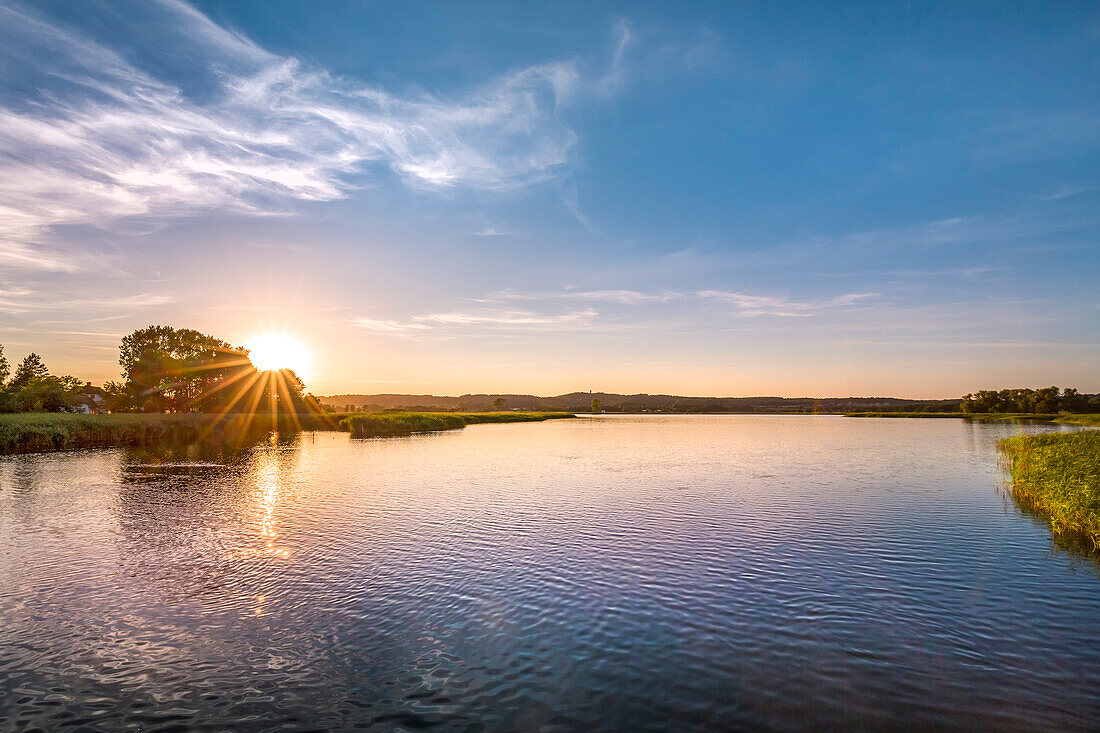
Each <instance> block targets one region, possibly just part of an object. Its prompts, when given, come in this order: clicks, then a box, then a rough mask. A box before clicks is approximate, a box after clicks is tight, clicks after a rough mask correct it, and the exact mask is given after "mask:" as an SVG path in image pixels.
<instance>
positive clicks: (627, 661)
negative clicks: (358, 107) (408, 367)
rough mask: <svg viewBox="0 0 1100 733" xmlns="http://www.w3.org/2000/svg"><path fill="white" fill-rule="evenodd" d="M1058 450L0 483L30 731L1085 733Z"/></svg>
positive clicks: (90, 469) (628, 451)
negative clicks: (1012, 465)
mask: <svg viewBox="0 0 1100 733" xmlns="http://www.w3.org/2000/svg"><path fill="white" fill-rule="evenodd" d="M1052 429H1057V428H1056V427H1054V426H1049V425H1047V426H1042V425H1036V426H1021V425H1014V424H983V423H970V422H964V421H962V420H905V419H845V418H840V417H827V416H822V417H811V416H798V417H795V416H790V417H787V416H599V417H584V418H581V419H578V420H557V421H550V422H545V423H534V424H521V425H472V426H469V427H467V428H466V429H464V430H461V431H452V432H448V433H440V434H432V435H421V436H414V437H410V438H396V439H375V440H353V439H349V437H348V436H347V435H346V434H341V433H304V434H301V435H298V436H294V437H291V438H287V439H284V440H282V441H271V442H265V443H262V444H259V445H256V446H254V447H252V448H250V449H248V450H243V451H236V452H232V451H225V450H214V449H204V450H196V449H193V448H184V447H173V446H163V447H160V448H157V449H154V450H150V451H134V450H121V449H120V450H93V451H83V452H74V453H54V454H37V455H21V456H8V457H3V458H0V730H29V729H33V728H35V727H42V728H47V729H58V728H60V727H62V726H73V727H76V728H93V729H94V728H97V727H98V728H101V729H118V728H123V727H131V728H134V729H138V728H140V729H142V730H156V729H165V730H168V729H183V728H184V727H186V728H209V729H226V728H232V729H235V730H265V729H274V728H280V729H291V730H293V729H317V728H352V727H357V726H359V727H365V728H374V729H378V730H401V729H408V730H414V729H425V728H435V729H439V730H592V729H604V730H647V729H650V730H669V729H673V730H690V729H697V730H701V729H716V728H725V729H729V728H752V729H759V730H794V729H803V728H807V727H815V728H825V729H850V728H864V729H866V728H876V729H898V730H911V729H914V728H942V729H959V730H963V729H974V728H980V727H985V728H991V727H995V728H998V729H1002V730H1015V729H1019V730H1042V729H1060V730H1074V729H1079V730H1085V729H1089V728H1093V729H1095V726H1096V725H1097V721H1100V623H1098V620H1100V573H1098V570H1097V563H1096V561H1095V559H1094V558H1093V557H1091V556H1089V555H1087V554H1085V553H1083V552H1080V551H1076V550H1074V549H1073V548H1071V547H1055V546H1054V545H1052V541H1051V538H1050V533H1049V531H1048V530H1047V528H1046V526H1045V525H1044V524H1043V523H1042V522H1041V521H1039V520H1036V519H1034V518H1031V517H1028V516H1023V515H1021V514H1020V513H1019V512H1018V511H1017V510H1016V508H1015V507H1014V506H1013V504H1012V503H1011V501H1009V500H1006V499H1005V497H1004V496H1003V493H1002V492H1001V491H1000V487H1001V485H1002V481H1003V477H1002V472H1001V470H1000V468H999V465H998V455H997V451H996V447H995V444H996V441H997V439H998V438H1001V437H1005V436H1007V435H1011V434H1015V433H1018V432H1020V431H1021V430H1027V431H1041V430H1052Z"/></svg>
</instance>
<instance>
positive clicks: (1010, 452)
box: [1000, 430, 1100, 550]
mask: <svg viewBox="0 0 1100 733" xmlns="http://www.w3.org/2000/svg"><path fill="white" fill-rule="evenodd" d="M1000 448H1001V451H1002V452H1003V455H1004V464H1005V468H1006V469H1007V470H1008V472H1009V475H1010V476H1011V483H1010V486H1009V491H1010V493H1011V495H1012V498H1013V500H1014V501H1015V502H1016V504H1017V505H1018V506H1019V507H1020V508H1021V509H1023V510H1024V511H1028V512H1032V513H1035V514H1038V515H1040V516H1042V517H1045V518H1047V519H1048V520H1049V521H1050V527H1051V530H1052V531H1053V532H1054V533H1055V534H1056V535H1058V536H1060V537H1067V538H1081V539H1083V540H1084V541H1085V542H1086V543H1088V544H1090V545H1091V546H1092V547H1093V549H1096V550H1100V431H1096V430H1083V431H1081V432H1076V433H1046V434H1043V435H1017V436H1015V437H1012V438H1005V439H1004V440H1002V441H1001V442H1000Z"/></svg>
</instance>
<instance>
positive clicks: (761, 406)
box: [319, 392, 960, 414]
mask: <svg viewBox="0 0 1100 733" xmlns="http://www.w3.org/2000/svg"><path fill="white" fill-rule="evenodd" d="M498 398H503V399H505V400H506V401H507V409H510V410H511V409H519V410H568V411H571V412H576V411H587V410H588V409H589V408H590V407H591V405H592V400H593V399H598V400H599V401H600V403H601V405H602V407H603V410H604V412H741V413H767V414H783V413H792V414H797V413H813V412H824V413H843V412H870V411H875V412H894V411H897V412H952V411H955V410H958V409H959V404H960V399H958V398H955V399H948V400H906V399H901V398H898V397H824V398H815V397H684V396H678V395H651V394H633V395H624V394H613V393H610V392H570V393H568V394H562V395H555V396H553V397H539V396H537V395H529V394H465V395H462V396H461V397H441V396H437V395H411V394H340V395H332V396H330V397H320V398H319V399H320V400H321V402H322V403H323V404H325V405H329V406H331V407H332V408H334V409H336V410H338V411H344V410H350V411H366V412H379V411H382V410H395V409H404V410H469V411H473V410H490V409H492V406H493V401H494V400H496V399H498Z"/></svg>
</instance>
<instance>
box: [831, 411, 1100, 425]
mask: <svg viewBox="0 0 1100 733" xmlns="http://www.w3.org/2000/svg"><path fill="white" fill-rule="evenodd" d="M844 417H954V418H962V419H966V420H981V421H993V420H1048V421H1049V420H1054V419H1055V418H1056V417H1058V416H1057V415H1036V414H1029V413H1022V412H1021V413H1017V412H971V413H966V412H848V413H845V414H844ZM1086 417H1088V416H1086ZM1083 424H1084V423H1083Z"/></svg>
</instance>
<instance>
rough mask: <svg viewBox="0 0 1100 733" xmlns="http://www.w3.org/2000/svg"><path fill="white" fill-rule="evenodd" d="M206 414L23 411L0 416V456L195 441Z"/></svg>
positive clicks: (208, 419)
mask: <svg viewBox="0 0 1100 733" xmlns="http://www.w3.org/2000/svg"><path fill="white" fill-rule="evenodd" d="M211 422H212V418H211V416H209V415H188V414H181V415H67V414H61V413H49V412H46V413H40V412H25V413H16V414H12V415H0V453H30V452H35V451H46V450H72V449H75V448H92V447H99V446H115V445H143V444H146V443H151V442H156V441H163V440H196V439H198V438H199V436H200V435H201V434H202V433H203V430H204V429H205V428H207V427H209V425H210V423H211Z"/></svg>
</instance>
